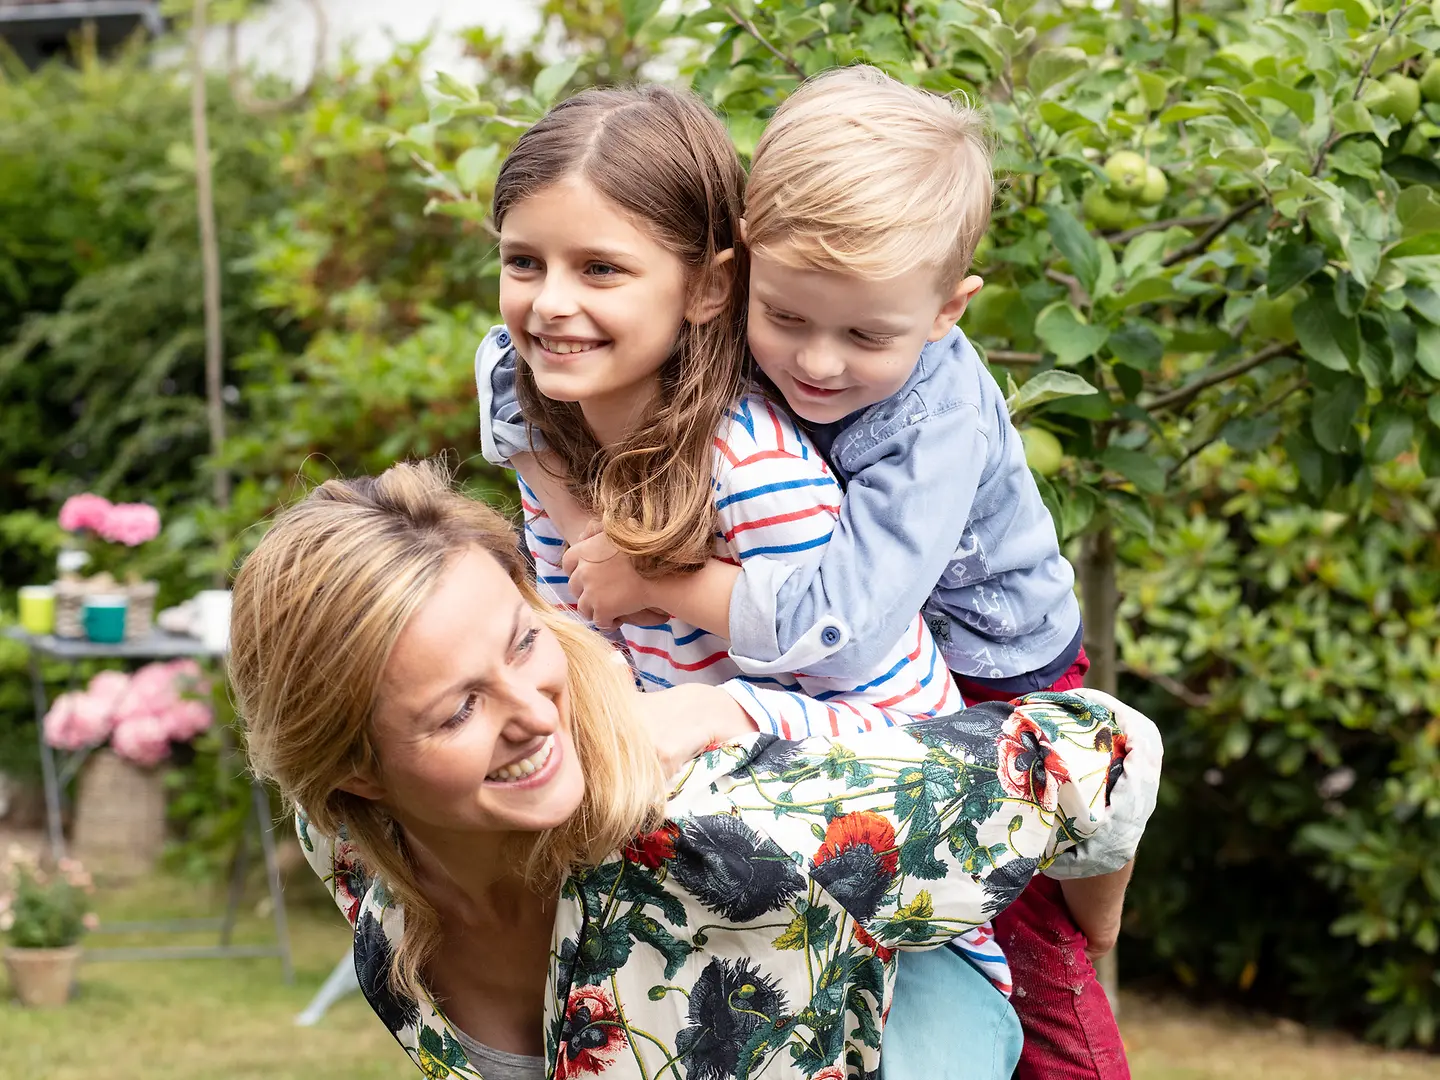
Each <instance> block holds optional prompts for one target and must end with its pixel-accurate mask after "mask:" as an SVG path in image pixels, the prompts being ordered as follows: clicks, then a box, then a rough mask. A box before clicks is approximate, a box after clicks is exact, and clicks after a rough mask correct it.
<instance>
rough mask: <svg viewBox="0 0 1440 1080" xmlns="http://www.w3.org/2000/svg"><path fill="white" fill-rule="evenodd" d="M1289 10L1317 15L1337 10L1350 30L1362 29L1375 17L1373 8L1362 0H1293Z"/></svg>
mask: <svg viewBox="0 0 1440 1080" xmlns="http://www.w3.org/2000/svg"><path fill="white" fill-rule="evenodd" d="M1290 10H1291V11H1311V12H1314V13H1316V14H1317V15H1321V14H1324V13H1325V12H1327V11H1339V12H1340V13H1341V14H1343V15H1344V16H1345V21H1346V22H1347V23H1349V24H1350V29H1352V30H1363V29H1365V28H1366V27H1367V26H1369V25H1370V22H1371V20H1372V19H1374V18H1375V9H1374V8H1372V7H1371V6H1370V5H1369V4H1368V3H1365V2H1364V0H1295V3H1293V4H1292V5H1291V6H1290Z"/></svg>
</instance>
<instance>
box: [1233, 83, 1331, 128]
mask: <svg viewBox="0 0 1440 1080" xmlns="http://www.w3.org/2000/svg"><path fill="white" fill-rule="evenodd" d="M1241 93H1243V94H1244V95H1245V96H1246V97H1248V98H1269V99H1270V100H1271V101H1278V102H1280V103H1281V104H1282V105H1284V106H1285V107H1286V108H1288V109H1289V110H1290V111H1291V112H1293V113H1294V114H1295V115H1296V116H1298V117H1299V118H1300V122H1301V123H1304V124H1308V123H1310V122H1311V121H1312V120H1314V119H1315V99H1314V98H1312V97H1311V96H1310V95H1309V94H1307V93H1305V91H1303V90H1297V89H1295V88H1294V87H1293V86H1286V85H1285V84H1284V83H1282V82H1279V81H1278V80H1276V79H1258V80H1256V81H1255V82H1252V83H1250V84H1249V85H1248V86H1246V87H1245V88H1244V89H1243V90H1242V91H1241Z"/></svg>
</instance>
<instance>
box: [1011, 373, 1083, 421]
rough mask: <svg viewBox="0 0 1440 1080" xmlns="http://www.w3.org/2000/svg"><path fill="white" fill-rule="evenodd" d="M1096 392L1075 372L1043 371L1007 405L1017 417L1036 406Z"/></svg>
mask: <svg viewBox="0 0 1440 1080" xmlns="http://www.w3.org/2000/svg"><path fill="white" fill-rule="evenodd" d="M1096 392H1097V391H1096V389H1095V387H1093V386H1091V385H1090V384H1089V383H1088V382H1086V381H1085V380H1084V379H1082V378H1081V377H1080V376H1079V375H1076V374H1075V373H1074V372H1073V371H1058V370H1055V369H1053V368H1052V369H1051V370H1050V371H1042V372H1040V373H1039V374H1038V375H1032V376H1031V377H1030V378H1028V379H1026V380H1025V385H1024V386H1022V387H1020V389H1019V390H1017V391H1015V393H1014V394H1012V395H1011V396H1010V398H1009V400H1007V401H1006V402H1005V404H1006V406H1007V407H1008V408H1009V409H1010V415H1011V416H1015V415H1017V414H1018V413H1021V412H1024V411H1025V410H1026V409H1033V408H1034V407H1035V406H1036V405H1041V404H1044V403H1045V402H1047V401H1054V400H1056V399H1057V398H1063V397H1075V396H1076V395H1079V394H1094V393H1096Z"/></svg>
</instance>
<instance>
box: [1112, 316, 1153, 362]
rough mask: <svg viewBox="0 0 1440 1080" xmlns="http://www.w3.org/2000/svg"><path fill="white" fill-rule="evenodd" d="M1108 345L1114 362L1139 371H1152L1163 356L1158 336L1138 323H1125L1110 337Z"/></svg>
mask: <svg viewBox="0 0 1440 1080" xmlns="http://www.w3.org/2000/svg"><path fill="white" fill-rule="evenodd" d="M1108 344H1109V346H1110V351H1111V352H1112V353H1114V354H1115V359H1116V360H1119V361H1120V362H1121V363H1123V364H1128V365H1129V366H1130V367H1132V368H1135V369H1137V370H1139V371H1151V370H1154V368H1155V365H1156V364H1158V363H1159V362H1160V358H1161V357H1163V356H1164V355H1165V343H1164V342H1163V341H1161V340H1160V335H1159V334H1157V333H1155V331H1154V330H1151V329H1150V327H1148V326H1146V325H1145V324H1144V323H1140V322H1130V323H1126V324H1125V325H1124V326H1122V327H1121V328H1120V329H1119V330H1116V331H1115V332H1114V333H1113V334H1111V335H1110V340H1109V342H1108Z"/></svg>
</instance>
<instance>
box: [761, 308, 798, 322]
mask: <svg viewBox="0 0 1440 1080" xmlns="http://www.w3.org/2000/svg"><path fill="white" fill-rule="evenodd" d="M767 313H768V314H769V316H770V318H772V319H774V320H775V321H776V322H779V323H785V324H787V325H793V324H794V323H798V322H800V321H801V320H800V316H798V315H791V314H788V313H787V312H784V311H767Z"/></svg>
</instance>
